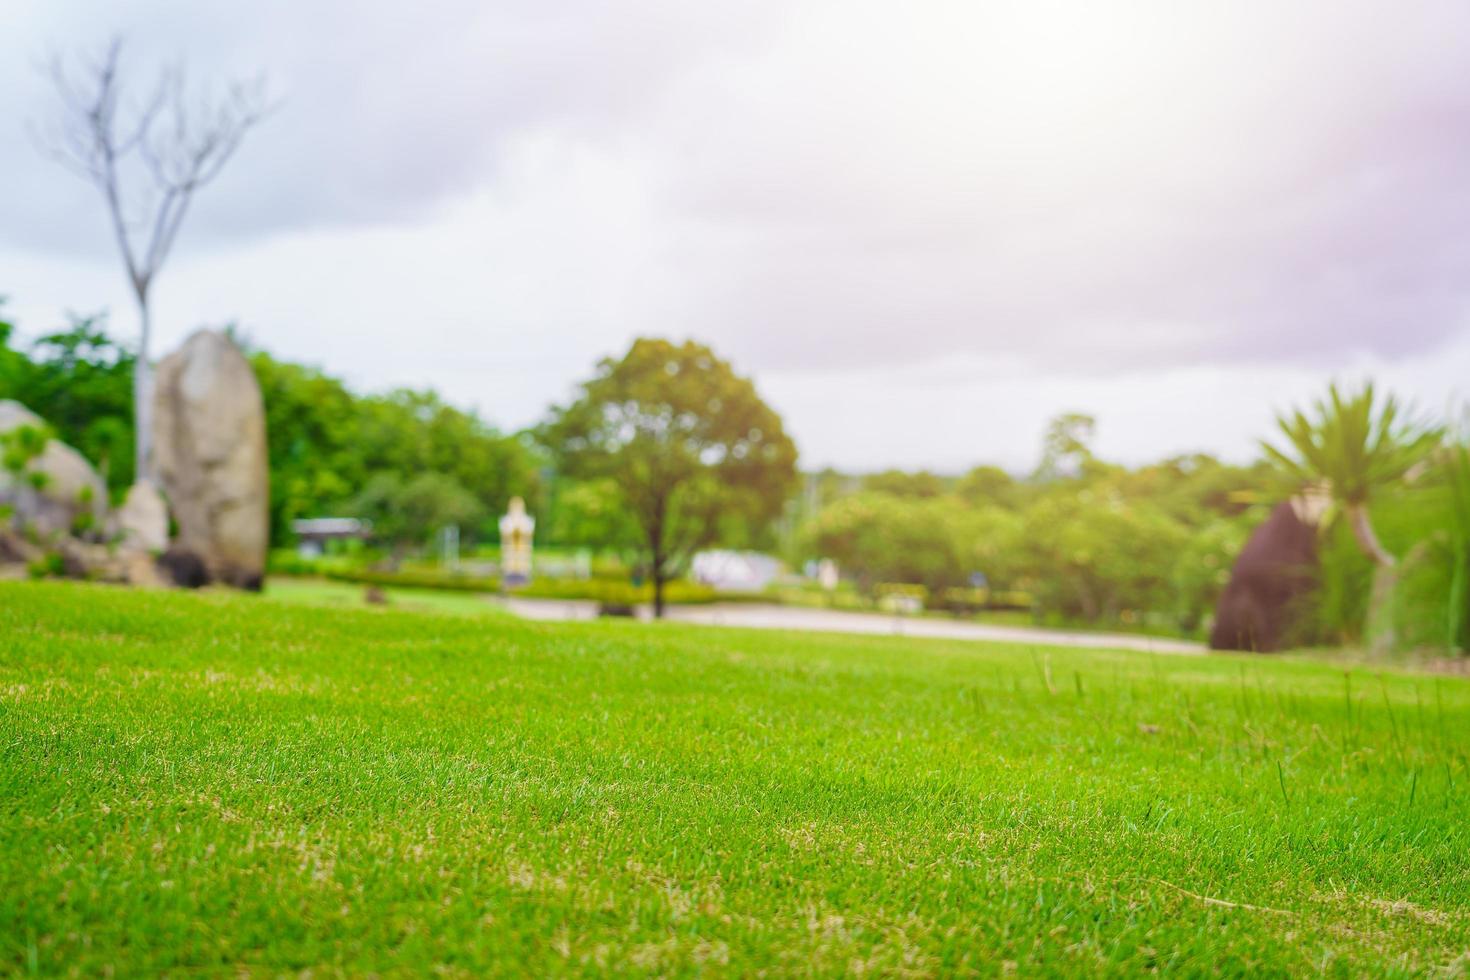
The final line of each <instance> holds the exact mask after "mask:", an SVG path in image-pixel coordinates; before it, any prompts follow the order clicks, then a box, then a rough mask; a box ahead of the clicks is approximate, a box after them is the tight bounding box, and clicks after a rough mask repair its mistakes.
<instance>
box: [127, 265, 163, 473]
mask: <svg viewBox="0 0 1470 980" xmlns="http://www.w3.org/2000/svg"><path fill="white" fill-rule="evenodd" d="M138 313H139V317H140V319H141V321H142V323H141V330H140V332H139V336H138V359H137V361H135V362H134V363H133V428H134V434H133V439H134V446H135V447H136V449H137V457H136V464H135V468H134V473H133V479H134V481H137V480H148V481H150V482H155V483H156V482H157V481H154V479H153V365H152V364H151V363H150V362H149V360H148V341H149V335H150V334H151V333H152V323H151V319H150V317H149V313H148V295H147V294H146V293H139V294H138Z"/></svg>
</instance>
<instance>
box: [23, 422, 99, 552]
mask: <svg viewBox="0 0 1470 980" xmlns="http://www.w3.org/2000/svg"><path fill="white" fill-rule="evenodd" d="M27 427H30V428H35V429H39V430H44V429H45V428H46V423H45V422H44V421H42V420H41V418H40V416H38V415H36V414H35V413H34V412H32V411H30V410H29V409H28V408H26V407H25V406H24V405H22V404H20V403H19V402H14V401H0V438H3V437H4V436H6V435H9V434H18V433H17V430H19V429H24V428H27ZM0 451H3V450H0ZM0 505H3V506H6V507H9V508H10V509H11V511H12V521H13V523H14V524H15V525H16V526H18V527H20V528H24V529H25V530H26V531H27V532H29V533H32V534H35V535H36V536H38V537H40V538H42V539H49V538H54V537H57V536H59V535H69V534H89V535H95V534H100V533H101V532H102V528H103V523H104V521H105V520H106V517H107V484H106V483H104V482H103V480H102V477H100V476H98V475H97V471H96V470H94V469H93V468H92V464H91V463H89V462H87V460H86V457H84V456H83V455H82V454H81V453H79V452H77V451H76V450H75V449H73V448H72V447H71V446H68V445H67V444H66V443H64V442H61V441H60V440H57V439H48V440H47V441H46V443H45V447H44V448H43V449H42V450H41V452H40V453H39V454H38V455H36V456H34V457H33V458H31V459H29V460H27V461H25V463H24V469H23V470H21V472H19V473H14V472H11V470H10V468H9V467H8V466H0Z"/></svg>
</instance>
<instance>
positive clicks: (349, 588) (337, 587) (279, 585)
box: [265, 576, 507, 616]
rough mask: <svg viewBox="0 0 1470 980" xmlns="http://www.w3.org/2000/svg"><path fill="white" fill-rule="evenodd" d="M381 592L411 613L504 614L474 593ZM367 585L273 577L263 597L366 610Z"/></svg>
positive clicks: (390, 603)
mask: <svg viewBox="0 0 1470 980" xmlns="http://www.w3.org/2000/svg"><path fill="white" fill-rule="evenodd" d="M382 591H383V595H384V596H385V597H386V598H387V600H388V606H389V607H390V608H392V609H397V610H407V611H410V612H440V613H455V614H458V615H467V616H505V615H507V614H506V613H505V611H504V610H503V609H501V607H500V606H497V605H496V604H495V603H493V602H491V601H490V600H489V598H487V597H486V596H485V595H483V594H480V593H474V592H451V591H447V590H443V589H404V588H396V587H393V586H388V587H385V588H384V589H383V590H382ZM366 593H367V587H366V586H364V585H357V584H354V583H351V582H337V581H333V580H331V579H324V578H290V577H286V576H272V577H271V579H270V580H269V581H267V582H266V588H265V597H266V598H267V599H270V600H272V601H276V602H289V603H295V604H302V605H309V606H329V607H332V608H337V609H345V608H358V609H369V608H373V607H370V606H369V605H368V603H367V599H366V598H365V596H366Z"/></svg>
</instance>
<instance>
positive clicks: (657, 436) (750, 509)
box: [540, 339, 796, 614]
mask: <svg viewBox="0 0 1470 980" xmlns="http://www.w3.org/2000/svg"><path fill="white" fill-rule="evenodd" d="M540 438H541V441H542V443H543V444H544V445H545V446H546V447H547V449H548V450H549V451H550V452H551V453H552V454H554V455H555V457H556V458H557V460H558V462H559V464H560V466H561V469H562V470H563V472H565V473H567V474H568V475H571V476H573V477H575V478H578V479H608V480H611V481H613V483H615V484H616V486H617V488H618V491H619V493H620V494H621V496H622V498H623V501H624V503H625V504H626V506H627V508H628V511H629V513H630V514H631V515H632V516H633V519H634V520H635V521H636V523H637V524H638V527H639V529H640V531H641V534H642V550H643V552H644V554H645V556H646V559H647V562H648V570H649V574H650V576H651V578H652V579H653V585H654V607H655V611H656V613H660V614H661V613H662V609H663V605H662V603H663V583H664V581H665V580H666V579H667V578H668V577H669V576H670V575H672V574H674V572H675V571H676V570H677V569H678V568H679V567H680V566H681V565H682V564H683V563H684V562H685V561H686V560H687V559H688V557H689V556H690V555H691V554H693V552H694V551H696V550H698V549H699V548H702V547H705V546H707V545H709V544H711V543H713V542H714V541H716V540H717V539H718V538H719V536H720V534H721V528H722V525H726V524H728V523H729V522H734V521H742V520H744V521H769V520H771V519H773V518H774V517H775V516H776V515H778V514H779V513H780V512H781V509H782V507H783V506H784V505H785V503H786V499H787V497H788V495H789V494H790V492H791V490H792V488H793V487H794V484H795V480H796V446H795V444H793V443H792V441H791V439H790V438H789V437H788V436H787V435H786V432H785V429H784V428H783V427H782V424H781V419H780V417H779V416H777V415H776V413H775V412H774V411H773V410H772V409H771V408H770V406H768V405H767V404H766V403H765V402H764V401H762V400H761V398H760V396H759V395H758V394H757V393H756V390H755V386H754V385H753V384H751V382H750V381H749V380H748V379H746V378H742V377H740V376H739V375H737V374H736V373H735V372H734V370H733V369H732V368H731V367H730V365H729V364H727V363H726V362H724V361H722V360H721V359H720V358H718V357H716V356H715V354H714V353H713V352H712V351H711V350H710V349H709V348H708V347H705V346H704V345H702V344H698V343H694V342H693V341H686V342H685V343H683V344H674V343H671V342H669V341H667V340H660V339H640V340H637V341H635V342H634V343H633V346H632V347H631V348H630V349H629V351H628V353H627V354H626V355H624V356H623V357H622V358H621V359H618V360H613V359H611V358H608V359H604V360H603V361H602V362H601V363H600V364H599V365H598V368H597V373H596V375H595V376H594V377H593V378H592V379H591V380H589V381H588V382H586V383H585V384H584V385H583V386H582V391H581V396H580V397H579V398H578V399H577V400H576V401H575V402H573V403H571V404H570V405H567V406H565V407H562V408H557V409H554V410H553V411H552V414H551V419H550V421H549V422H548V423H547V424H546V425H545V426H543V427H542V429H541V431H540Z"/></svg>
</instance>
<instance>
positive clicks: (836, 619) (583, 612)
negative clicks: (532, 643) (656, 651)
mask: <svg viewBox="0 0 1470 980" xmlns="http://www.w3.org/2000/svg"><path fill="white" fill-rule="evenodd" d="M499 601H500V602H502V603H503V604H504V605H505V607H506V608H507V609H509V610H510V611H511V612H513V613H515V614H516V615H518V616H522V617H524V618H526V619H542V620H571V619H595V618H597V603H595V602H585V601H580V600H563V599H516V598H508V599H502V600H499ZM649 615H650V613H649V610H648V609H646V608H640V609H639V618H640V619H648V618H649ZM665 615H666V618H668V619H670V620H672V621H674V622H679V623H699V624H701V625H705V626H736V627H743V628H746V629H768V630H798V631H801V632H811V633H862V634H869V635H877V636H923V637H933V638H936V639H946V640H988V641H991V642H1001V643H1030V644H1035V645H1038V646H1061V647H1100V648H1106V649H1112V650H1144V651H1147V652H1150V653H1204V652H1205V648H1204V647H1203V646H1202V645H1201V644H1198V643H1189V642H1187V641H1184V640H1169V639H1161V638H1158V637H1153V636H1140V635H1138V634H1134V633H1086V632H1079V631H1075V630H1054V629H1042V628H1040V627H1029V626H994V625H990V624H987V623H975V622H970V621H968V620H963V619H936V618H930V617H919V616H887V615H883V614H880V613H865V612H847V611H844V610H840V609H807V608H803V607H801V606H777V605H766V604H762V603H747V602H730V603H714V604H712V605H705V606H670V607H669V608H668V610H667V612H666V614H665Z"/></svg>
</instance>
